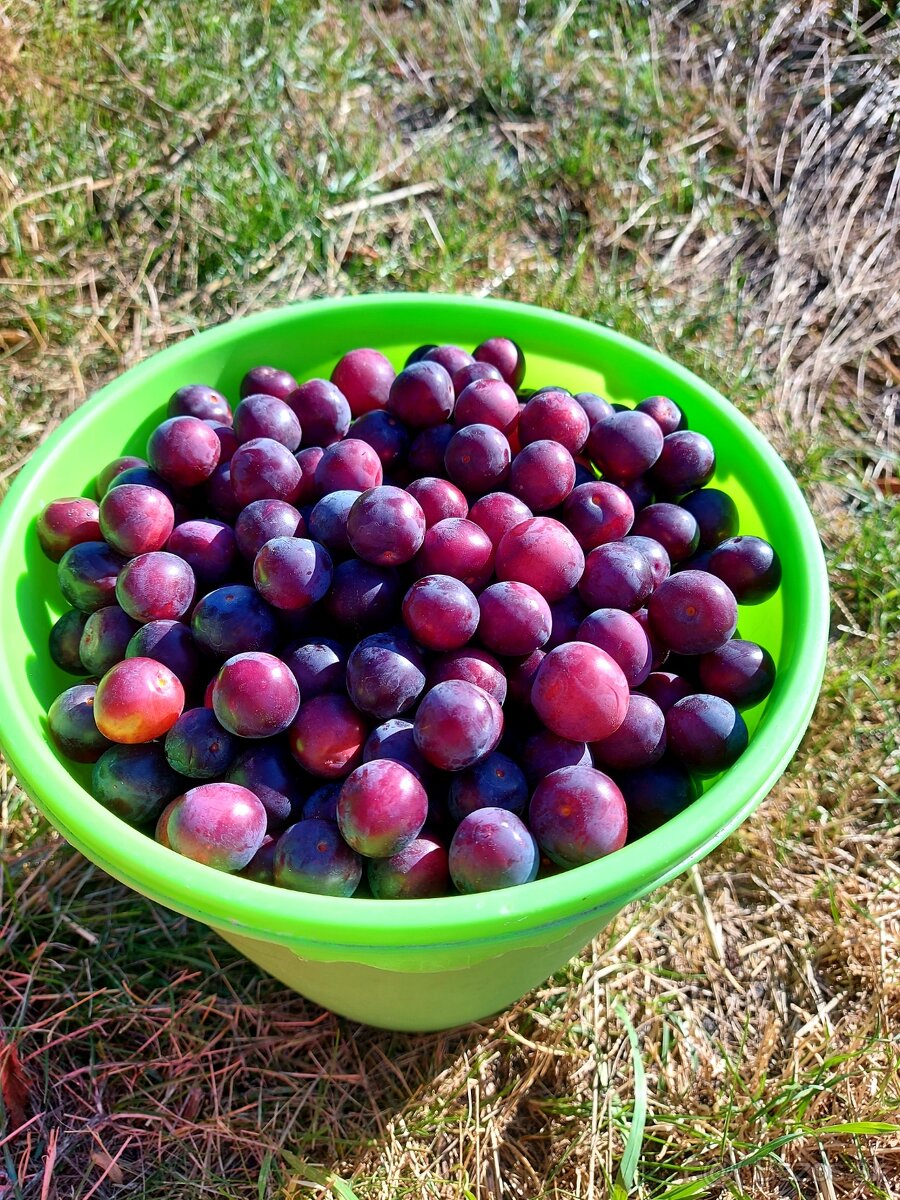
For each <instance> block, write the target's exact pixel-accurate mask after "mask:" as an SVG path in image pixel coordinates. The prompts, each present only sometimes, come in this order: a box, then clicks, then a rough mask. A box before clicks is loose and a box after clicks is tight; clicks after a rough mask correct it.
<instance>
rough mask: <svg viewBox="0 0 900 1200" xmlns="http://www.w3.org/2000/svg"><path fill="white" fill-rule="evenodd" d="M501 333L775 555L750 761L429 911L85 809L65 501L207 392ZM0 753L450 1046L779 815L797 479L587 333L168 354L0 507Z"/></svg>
mask: <svg viewBox="0 0 900 1200" xmlns="http://www.w3.org/2000/svg"><path fill="white" fill-rule="evenodd" d="M494 334H503V335H506V336H508V337H512V338H514V339H515V340H516V341H517V342H519V343H520V344H521V345H522V347H523V348H524V350H525V353H526V357H527V361H528V375H527V379H526V383H527V384H528V385H529V386H531V387H538V386H540V385H542V384H546V383H551V382H552V383H562V384H564V385H566V386H568V387H569V388H571V389H572V390H587V389H589V390H592V391H596V392H599V393H600V394H601V395H605V396H607V397H609V398H610V399H614V400H624V401H633V400H638V399H641V398H642V397H644V396H648V395H652V394H658V393H662V394H665V395H669V396H671V397H672V398H673V399H674V400H676V401H677V402H678V403H679V404H680V405H681V406H682V407H683V408H684V410H685V412H686V413H687V416H688V419H689V421H690V424H691V425H692V426H693V427H694V428H696V429H700V430H702V431H703V432H705V433H706V434H708V435H709V437H711V438H712V440H713V442H714V444H715V447H716V452H717V456H718V470H717V474H716V478H715V480H714V483H715V484H716V485H717V486H718V487H721V488H724V489H725V490H727V491H728V492H730V493H731V495H732V496H733V497H734V499H735V501H736V503H737V505H738V508H739V510H740V515H741V531H742V532H744V533H755V534H760V535H762V536H764V537H767V538H769V539H770V540H771V541H772V542H773V543H774V544H775V545H776V547H777V548H778V550H779V553H780V555H781V558H782V562H783V566H784V579H783V584H782V587H781V589H780V591H779V593H778V594H777V595H776V596H775V597H773V599H771V600H769V601H768V602H766V603H765V604H762V605H758V606H755V607H747V608H742V609H741V611H740V631H741V634H742V636H744V637H749V638H753V639H756V640H759V641H760V642H762V643H763V644H764V645H765V646H766V647H768V649H769V650H770V651H771V653H772V654H773V656H774V658H775V660H776V663H777V665H778V679H777V682H776V684H775V688H774V690H773V691H772V694H771V695H770V697H769V698H768V700H767V701H766V702H765V703H764V704H762V705H760V706H759V707H758V708H757V709H755V710H753V711H751V712H749V713H748V714H746V716H747V719H748V724H749V725H750V727H751V729H752V730H754V733H753V737H752V739H751V742H750V746H749V747H748V749H747V751H746V752H745V754H744V755H743V756H742V757H741V759H740V760H739V762H738V763H737V764H736V765H735V766H734V767H732V768H731V769H730V770H729V771H728V772H727V773H725V774H724V775H723V776H722V777H720V778H719V779H717V780H715V781H713V782H712V783H711V784H710V785H709V786H708V787H707V789H706V791H705V793H704V795H703V796H702V797H701V798H700V799H699V800H697V801H696V803H695V804H693V805H692V806H691V807H690V808H689V809H688V810H686V811H685V812H683V813H681V814H680V815H679V816H677V817H675V818H674V819H673V820H672V821H670V822H669V823H668V824H667V825H666V826H664V827H663V828H662V829H659V830H657V831H655V832H654V833H651V834H649V835H648V836H646V837H644V838H641V839H640V840H639V841H637V842H635V843H633V844H632V845H629V846H626V847H625V848H624V849H622V850H620V851H618V852H617V853H616V854H613V855H612V856H610V857H609V858H607V859H604V860H602V861H600V862H597V863H593V864H591V865H589V866H585V867H581V868H579V869H578V870H574V871H568V872H565V873H562V874H559V875H556V876H554V877H552V878H548V879H543V880H538V881H536V882H535V883H530V884H527V885H526V886H524V887H517V888H510V889H506V890H503V891H496V892H489V893H486V894H483V895H477V896H452V897H447V898H443V899H438V900H415V901H393V902H392V901H377V900H364V899H340V898H331V897H324V896H313V895H306V894H303V893H300V892H290V891H285V890H282V889H277V888H273V887H268V886H265V885H263V884H258V883H254V882H251V881H249V880H245V879H238V878H234V877H232V876H228V875H223V874H221V873H219V872H217V871H214V870H212V869H211V868H209V867H205V866H201V865H200V864H198V863H194V862H191V861H190V860H188V859H185V858H182V857H180V856H179V855H176V854H174V853H173V852H172V851H170V850H167V849H165V848H164V847H162V846H159V845H157V844H156V843H155V842H153V841H151V840H150V839H149V838H148V837H146V836H145V835H143V834H142V833H139V832H137V831H136V830H134V829H131V828H130V827H129V826H128V825H126V824H125V823H124V822H122V821H121V820H119V819H118V818H117V817H115V816H113V815H112V814H111V813H110V812H108V811H107V810H106V809H105V808H103V807H102V806H101V805H100V804H98V803H97V802H96V801H94V800H93V799H92V797H91V796H90V794H89V793H88V792H87V791H86V790H85V786H84V785H85V784H87V783H88V782H89V780H88V774H87V770H86V769H84V768H73V767H72V765H71V764H68V763H66V762H63V761H62V760H60V758H59V757H58V756H57V755H56V753H55V751H54V749H53V748H52V746H51V744H50V742H49V740H48V737H47V723H46V716H45V714H46V710H47V708H48V706H49V704H50V702H51V701H52V699H53V698H54V696H55V695H56V694H57V693H58V692H59V691H60V690H61V689H62V688H64V687H66V686H69V685H71V683H72V679H71V677H70V676H66V675H64V674H63V673H62V672H60V671H59V670H58V669H57V668H56V667H55V666H54V665H53V663H52V662H51V660H50V658H49V655H48V653H47V637H48V634H49V632H50V628H51V625H52V624H53V622H54V621H55V620H56V618H57V617H58V616H59V615H60V613H61V612H62V611H63V609H64V605H63V603H62V600H61V597H60V594H59V591H58V588H57V586H56V572H55V567H54V565H53V564H52V563H50V562H48V561H47V560H46V559H45V558H44V557H43V555H42V554H41V552H40V549H39V547H38V542H37V537H36V534H35V518H36V516H37V514H38V513H39V512H40V510H41V508H42V506H43V505H44V504H46V503H47V501H49V500H52V499H54V498H55V497H58V496H65V495H77V494H80V493H85V494H91V487H92V481H93V476H94V475H95V473H96V472H97V471H98V470H99V469H100V468H101V467H102V466H103V465H104V464H105V463H106V462H108V461H109V460H110V459H112V458H114V457H115V456H116V455H119V454H122V453H137V454H143V453H144V449H145V445H146V440H147V435H148V433H149V432H150V430H151V429H152V428H153V426H154V424H155V423H156V422H157V421H159V420H160V418H161V417H162V416H163V414H164V411H165V405H166V401H167V399H168V397H169V395H170V394H171V393H172V392H173V391H175V389H176V388H177V387H180V386H181V385H182V384H185V383H194V382H202V383H207V384H212V385H213V386H215V387H217V388H220V389H222V390H223V391H225V393H226V394H228V395H229V396H231V397H234V396H236V393H237V385H238V381H239V380H240V378H241V376H242V375H243V373H244V372H245V371H246V370H247V369H248V368H249V367H251V366H253V365H255V364H257V363H261V362H264V363H272V364H275V365H277V366H281V367H286V368H288V369H289V370H291V371H292V372H293V373H294V374H296V375H297V376H299V377H301V378H303V377H308V376H312V375H322V376H326V377H327V376H328V375H329V374H330V372H331V368H332V366H333V365H334V363H335V361H336V360H337V358H338V357H339V356H340V355H341V354H342V353H344V352H345V351H346V350H348V349H350V348H352V347H354V346H376V347H378V348H379V349H381V350H383V351H384V352H385V353H386V354H387V355H388V356H389V357H390V358H391V360H392V361H393V362H394V364H395V365H396V366H398V367H399V366H400V365H402V362H403V359H404V358H405V356H406V354H407V353H408V352H409V350H410V349H412V347H414V346H416V345H419V344H421V343H422V342H433V341H441V340H443V341H448V342H455V343H458V344H460V345H463V346H473V345H475V344H477V343H478V342H479V341H481V340H483V339H484V338H486V337H488V336H491V335H494ZM0 578H2V580H3V582H4V587H3V589H2V590H0V630H2V638H0V741H2V745H3V748H4V751H5V753H6V756H7V758H8V760H9V762H10V764H11V765H12V768H13V770H14V771H15V773H16V775H17V777H18V779H19V782H20V783H21V785H22V787H23V788H24V789H25V791H26V792H27V793H28V795H29V796H30V797H31V798H32V799H33V801H34V803H35V804H36V805H37V806H38V807H39V808H40V809H41V811H42V812H43V813H44V814H45V815H46V817H47V819H48V820H49V821H50V822H52V824H53V825H55V826H56V828H57V829H58V830H59V831H60V833H61V834H62V835H63V836H64V837H65V838H66V840H67V841H69V842H70V843H71V844H72V845H73V846H75V847H76V848H77V849H78V850H80V851H81V852H82V853H83V854H84V855H86V856H87V857H88V858H90V859H91V860H92V861H93V862H95V863H97V864H98V866H100V867H102V868H103V870H105V871H107V872H108V873H109V874H110V875H113V876H115V878H116V879H119V880H121V881H122V882H123V883H125V884H127V885H128V886H129V887H132V888H134V889H135V890H136V891H139V892H141V893H142V894H143V895H145V896H149V897H150V898H151V899H153V900H155V901H157V902H159V903H160V904H164V905H166V906H168V907H169V908H172V909H175V910H176V911H178V912H181V913H184V914H185V915H187V916H189V917H193V918H194V919H196V920H198V921H202V922H205V923H206V924H207V925H208V926H210V927H211V928H212V929H214V930H215V931H216V932H217V933H219V934H220V935H221V936H222V937H223V938H225V939H226V941H228V942H230V943H231V944H232V945H233V946H235V947H237V948H238V949H239V950H240V951H241V953H243V954H245V955H246V956H247V957H248V958H249V959H251V960H252V961H253V962H255V963H257V964H258V965H259V966H261V967H262V968H263V969H264V970H266V971H268V972H270V973H271V974H272V975H274V976H275V977H276V978H277V979H280V980H282V981H283V982H284V983H286V984H288V985H289V986H290V987H292V988H294V989H296V990H297V991H298V992H301V993H302V994H303V995H304V996H307V997H309V998H310V999H312V1000H315V1001H316V1002H318V1003H319V1004H321V1005H324V1006H325V1007H326V1008H330V1009H332V1010H334V1011H335V1012H338V1013H342V1014H344V1015H345V1016H348V1017H352V1018H354V1019H356V1020H358V1021H363V1022H366V1023H367V1024H370V1025H379V1026H383V1027H385V1028H388V1029H399V1030H429V1029H441V1028H448V1027H451V1026H455V1025H459V1024H462V1023H464V1022H467V1021H471V1020H476V1019H479V1018H482V1017H485V1016H488V1015H490V1014H492V1013H495V1012H497V1011H499V1010H500V1009H502V1008H504V1007H506V1006H507V1005H509V1004H511V1003H512V1002H514V1001H515V1000H517V999H519V998H520V997H521V996H523V995H524V994H525V993H526V992H527V991H528V990H529V989H530V988H532V987H534V986H536V985H537V984H539V983H541V982H542V981H543V980H544V979H546V978H547V976H548V975H550V974H551V973H552V972H553V971H555V970H557V969H558V968H560V967H561V966H562V965H563V964H564V963H565V962H566V961H567V960H568V959H569V958H570V957H571V956H572V955H573V954H575V953H577V952H578V951H579V950H580V949H581V948H582V947H583V946H584V945H586V944H587V943H588V942H589V941H590V940H591V938H592V937H593V936H594V935H595V934H597V933H598V932H599V931H600V930H601V929H602V928H603V927H604V926H605V925H607V924H608V923H609V922H610V921H611V920H612V919H613V918H614V917H615V915H616V914H617V913H618V912H619V911H620V910H621V909H622V908H623V907H624V906H625V905H626V904H628V903H630V902H631V901H632V900H635V899H637V898H638V897H639V896H643V895H645V894H646V893H647V892H650V891H651V890H652V889H654V888H656V887H659V886H660V885H661V884H663V883H665V882H666V881H667V880H670V879H672V878H673V877H674V876H675V875H677V874H679V872H681V871H683V870H685V868H686V867H689V866H690V865H691V864H692V863H695V862H697V861H698V860H699V859H701V858H703V856H704V855H706V854H708V853H709V852H710V850H712V849H713V847H714V846H716V845H717V844H718V843H719V842H721V841H722V839H723V838H725V837H726V836H727V835H728V834H729V833H730V832H731V831H732V830H733V829H735V828H736V827H737V826H738V825H739V824H740V823H741V821H743V820H744V818H745V817H746V816H747V815H748V814H749V813H750V812H752V811H753V809H754V808H755V807H756V806H757V805H758V804H759V803H760V801H761V800H762V799H763V798H764V797H765V796H766V795H767V793H768V792H769V790H770V788H771V787H772V785H773V784H774V783H775V781H776V780H777V779H778V777H779V776H780V775H781V773H782V771H783V770H784V768H785V766H786V765H787V763H788V762H789V761H790V759H791V756H792V755H793V753H794V751H795V749H796V747H797V744H798V742H799V741H800V738H801V736H802V734H803V732H804V730H805V729H806V726H807V724H808V722H809V719H810V716H811V714H812V711H813V707H814V705H815V702H816V697H817V694H818V691H819V687H820V684H821V679H822V672H823V669H824V662H825V649H826V641H827V630H828V586H827V579H826V574H825V565H824V561H823V557H822V551H821V547H820V544H819V539H818V536H817V534H816V529H815V526H814V525H813V521H812V518H811V517H810V514H809V511H808V509H807V507H806V505H805V503H804V501H803V498H802V496H801V494H800V492H799V490H798V489H797V486H796V485H795V483H794V481H793V479H792V478H791V476H790V474H789V473H788V471H787V469H786V468H785V466H784V464H783V463H782V462H781V461H780V459H779V458H778V456H777V455H776V454H775V452H774V451H773V450H772V449H771V447H770V446H769V445H768V443H767V442H766V441H765V440H764V438H763V437H762V436H761V435H760V434H759V433H758V432H757V431H756V430H755V429H754V428H753V426H752V425H751V424H750V423H749V422H748V421H747V420H746V419H745V418H744V417H742V416H741V415H740V413H739V412H738V411H737V410H736V409H735V408H733V407H732V405H731V404H729V403H728V401H726V400H725V399H724V398H723V397H722V396H721V395H720V394H719V393H718V392H716V391H715V390H714V389H713V388H711V387H709V386H708V385H707V384H705V383H704V382H703V381H702V380H700V379H698V378H697V376H695V375H693V374H692V373H691V372H690V371H686V370H685V369H684V368H683V367H680V366H678V365H677V364H676V363H674V362H672V361H671V360H670V359H668V358H665V357H664V356H662V355H660V354H658V353H656V352H655V351H653V350H650V349H648V348H646V347H645V346H642V345H640V344H639V343H638V342H635V341H632V340H631V339H630V338H627V337H623V336H622V335H620V334H617V333H614V332H613V331H611V330H609V329H605V328H603V327H601V326H598V325H593V324H590V323H589V322H587V321H581V320H577V319H575V318H572V317H567V316H561V315H559V314H557V313H553V312H549V311H545V310H543V309H539V308H532V307H528V306H525V305H519V304H511V303H504V302H498V301H493V300H481V299H476V298H474V297H466V296H443V295H409V294H402V293H401V294H396V293H395V294H390V295H376V296H362V297H354V298H346V299H340V300H323V301H316V302H313V303H307V304H301V305H297V306H293V307H289V308H282V309H278V310H276V311H273V312H266V313H261V314H260V315H258V316H254V317H250V318H247V319H245V320H240V321H234V322H232V323H229V324H226V325H222V326H220V327H218V328H216V329H213V330H210V331H209V332H207V333H203V334H200V335H199V336H197V337H193V338H189V339H188V340H186V341H183V342H181V343H179V344H178V345H176V346H173V347H172V348H171V349H168V350H165V351H163V352H162V353H160V354H157V355H155V356H154V357H152V358H150V359H148V360H147V361H146V362H144V363H142V364H141V365H140V366H137V367H135V368H134V369H133V370H131V371H128V372H126V374H124V375H122V376H121V378H119V379H117V380H116V381H115V382H114V383H111V384H110V385H109V386H108V387H105V388H103V390H102V391H100V392H99V393H98V394H97V395H96V396H94V397H93V398H92V399H91V400H90V401H89V402H88V403H87V404H85V405H84V406H83V407H82V408H80V409H79V410H78V411H77V412H76V413H75V414H74V415H73V416H71V417H70V418H69V419H68V420H67V421H65V422H64V423H63V425H62V426H61V427H60V428H59V429H58V430H57V431H56V432H55V433H54V434H53V435H52V437H50V438H48V440H47V441H46V443H45V444H44V445H43V446H41V447H40V449H39V450H38V451H37V452H36V453H35V454H34V455H33V457H32V458H31V460H30V462H29V463H28V464H27V466H26V467H25V468H24V470H23V471H22V472H21V474H20V475H19V476H18V478H17V479H16V481H15V483H14V485H13V487H12V488H11V490H10V493H9V495H8V497H7V498H6V500H5V501H4V502H3V505H2V507H0Z"/></svg>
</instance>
